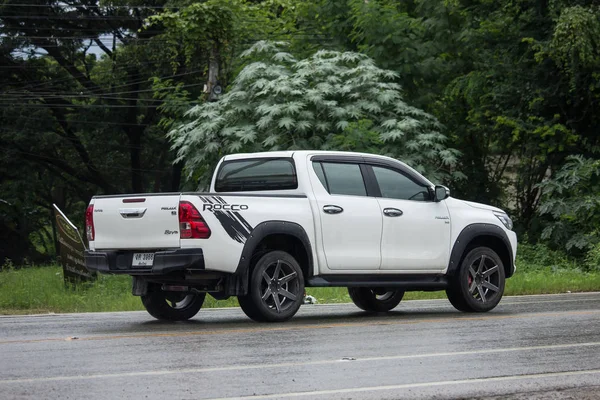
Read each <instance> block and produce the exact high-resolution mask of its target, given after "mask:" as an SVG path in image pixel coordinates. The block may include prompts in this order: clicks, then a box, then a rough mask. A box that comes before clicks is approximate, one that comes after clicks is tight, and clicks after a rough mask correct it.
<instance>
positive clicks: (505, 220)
mask: <svg viewBox="0 0 600 400" xmlns="http://www.w3.org/2000/svg"><path fill="white" fill-rule="evenodd" d="M494 215H495V216H496V217H497V218H498V219H499V220H500V222H502V224H503V225H504V226H505V227H506V229H508V230H509V231H512V228H513V222H512V219H510V217H509V216H508V214H506V213H503V212H496V211H494Z"/></svg>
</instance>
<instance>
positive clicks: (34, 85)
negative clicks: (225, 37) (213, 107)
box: [4, 62, 204, 95]
mask: <svg viewBox="0 0 600 400" xmlns="http://www.w3.org/2000/svg"><path fill="white" fill-rule="evenodd" d="M153 64H154V62H145V63H139V64H137V65H131V66H126V65H123V66H118V67H116V68H115V70H119V71H118V72H124V71H122V70H130V69H134V68H139V67H140V66H144V65H153ZM203 71H204V70H194V71H190V72H184V73H179V74H174V75H166V76H160V77H158V79H161V80H162V79H167V78H169V79H170V78H175V77H180V76H185V75H191V74H195V73H197V72H203ZM114 72H115V71H106V72H104V73H99V74H97V75H99V76H111V75H114ZM142 75H145V74H144V72H139V73H137V74H134V75H133V76H132V78H135V77H138V76H142ZM153 78H155V77H153V76H148V77H147V78H144V79H141V80H138V81H133V82H129V83H126V84H122V85H117V86H112V87H110V88H108V89H110V90H113V89H116V88H122V87H127V86H131V85H135V84H138V83H147V82H148V81H149V80H150V79H153ZM74 79H75V78H73V77H72V76H68V77H65V78H61V79H55V80H53V81H51V82H40V83H39V84H37V83H36V84H33V86H32V84H29V85H26V86H24V87H22V88H21V91H26V90H28V89H35V88H38V87H40V86H44V85H47V84H48V83H57V82H61V83H62V82H66V81H70V80H74ZM16 91H17V90H9V91H8V92H4V93H7V94H9V93H10V92H16ZM101 91H103V89H92V90H87V93H92V94H93V93H99V92H101ZM52 93H56V92H52ZM111 94H113V95H114V94H116V93H111Z"/></svg>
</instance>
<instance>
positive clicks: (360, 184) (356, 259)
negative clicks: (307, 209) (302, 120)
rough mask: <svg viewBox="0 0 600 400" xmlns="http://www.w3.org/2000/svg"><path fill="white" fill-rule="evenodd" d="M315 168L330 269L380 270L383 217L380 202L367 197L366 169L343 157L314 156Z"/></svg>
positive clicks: (319, 208) (311, 174)
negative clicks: (364, 170) (320, 157)
mask: <svg viewBox="0 0 600 400" xmlns="http://www.w3.org/2000/svg"><path fill="white" fill-rule="evenodd" d="M311 168H312V169H313V171H314V174H313V173H310V174H309V175H310V176H311V179H312V181H313V182H312V186H313V189H314V194H315V198H316V202H317V207H318V213H319V215H320V223H321V233H322V241H323V249H324V253H325V258H326V261H327V267H328V268H329V269H332V270H378V269H379V267H380V264H381V247H380V246H381V229H382V220H383V217H382V215H381V211H380V209H379V204H378V202H377V199H375V198H373V197H367V191H366V187H365V180H364V177H363V173H364V172H363V169H364V166H362V165H360V164H359V163H358V162H351V161H348V159H344V158H342V157H340V158H337V159H336V158H335V157H328V158H327V159H326V160H322V161H321V160H320V159H319V158H317V157H313V161H312V165H311V164H310V163H309V169H311ZM311 172H312V171H311ZM315 223H318V221H316V222H315Z"/></svg>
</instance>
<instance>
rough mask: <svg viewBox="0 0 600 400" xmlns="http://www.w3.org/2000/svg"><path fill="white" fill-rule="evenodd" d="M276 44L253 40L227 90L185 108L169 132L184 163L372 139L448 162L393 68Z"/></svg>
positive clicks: (350, 146)
mask: <svg viewBox="0 0 600 400" xmlns="http://www.w3.org/2000/svg"><path fill="white" fill-rule="evenodd" d="M283 47H284V44H283V43H272V42H258V43H256V44H255V45H254V46H252V47H251V48H250V49H249V50H248V51H246V52H244V53H243V54H242V57H245V58H248V59H251V61H250V62H249V63H248V64H247V65H246V66H245V67H244V68H243V69H242V70H241V71H240V73H239V74H238V75H237V77H236V78H235V80H234V82H233V83H232V85H231V87H230V88H229V90H228V93H226V94H225V95H223V96H222V98H221V99H220V100H219V101H218V102H214V103H204V104H200V105H197V106H195V107H194V108H192V109H191V110H190V111H189V112H188V113H187V117H188V118H190V119H191V122H188V123H185V124H183V125H181V126H180V127H178V128H177V129H175V130H173V131H172V132H171V133H170V137H171V138H172V140H173V143H174V147H175V148H176V149H177V150H178V156H179V159H180V160H185V161H186V165H187V167H188V169H189V171H191V172H193V171H196V170H197V169H198V168H200V167H202V166H203V165H205V164H206V163H207V162H209V163H211V162H212V161H214V160H215V159H216V158H218V157H219V156H220V155H222V154H226V153H232V152H251V151H259V150H283V149H334V148H335V149H345V150H355V151H365V150H371V151H373V150H376V149H375V146H377V145H378V147H379V151H378V152H379V153H382V154H388V155H391V156H393V157H398V158H402V159H403V160H405V161H406V162H408V163H409V164H412V165H413V166H414V167H415V168H417V169H418V170H420V171H428V172H429V173H430V174H433V175H434V178H435V177H436V176H435V175H437V177H440V176H442V175H443V172H444V171H445V170H448V169H450V168H452V167H454V166H455V165H456V162H457V156H458V153H457V151H456V150H453V149H449V148H447V147H446V145H445V142H446V137H445V136H444V135H443V134H442V133H441V132H440V128H441V126H440V124H439V122H438V121H437V120H436V119H435V118H434V117H432V116H431V115H429V114H427V113H425V112H424V111H422V110H420V109H418V108H415V107H412V106H410V105H408V104H407V103H406V102H405V101H404V100H403V99H402V96H401V92H400V86H399V85H398V84H397V83H395V82H394V79H395V78H396V76H397V74H396V73H394V72H392V71H388V70H384V69H380V68H378V67H377V66H376V65H375V63H374V62H373V61H372V60H371V59H370V58H368V57H367V56H365V55H362V54H359V53H352V52H335V51H325V50H321V51H318V52H317V53H315V54H313V55H312V56H310V57H308V58H306V59H302V60H297V59H296V58H295V57H294V56H293V55H292V54H290V53H288V52H285V51H284V50H283ZM362 135H364V137H361V136H362ZM342 136H344V138H342Z"/></svg>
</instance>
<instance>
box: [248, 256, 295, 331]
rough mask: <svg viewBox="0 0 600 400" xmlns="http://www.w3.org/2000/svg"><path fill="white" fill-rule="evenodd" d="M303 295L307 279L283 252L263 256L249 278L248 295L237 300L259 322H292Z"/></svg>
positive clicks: (292, 260)
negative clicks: (289, 320) (290, 320)
mask: <svg viewBox="0 0 600 400" xmlns="http://www.w3.org/2000/svg"><path fill="white" fill-rule="evenodd" d="M303 295H304V275H303V274H302V269H301V268H300V265H299V264H298V262H297V261H296V260H295V259H294V257H292V256H291V255H289V254H288V253H286V252H284V251H271V252H270V253H267V254H265V255H264V256H262V257H261V258H260V259H259V260H258V262H257V263H256V265H255V266H254V268H253V269H252V273H251V276H250V282H249V287H248V294H247V295H245V296H238V301H239V303H240V307H242V310H243V311H244V313H246V315H247V316H248V317H250V318H252V319H253V320H255V321H258V322H283V321H287V320H288V319H290V318H292V317H293V316H294V315H295V314H296V312H298V309H299V308H300V305H301V304H302V299H303Z"/></svg>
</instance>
